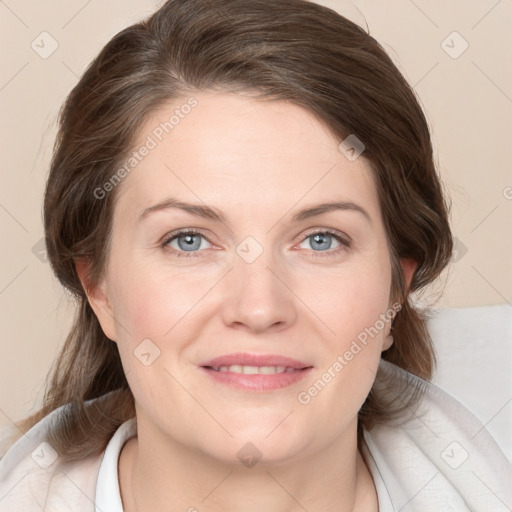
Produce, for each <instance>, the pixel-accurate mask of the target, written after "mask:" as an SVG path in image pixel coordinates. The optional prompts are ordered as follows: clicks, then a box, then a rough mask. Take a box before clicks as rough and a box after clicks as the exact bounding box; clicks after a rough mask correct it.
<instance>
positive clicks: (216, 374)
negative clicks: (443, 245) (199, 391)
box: [201, 366, 313, 391]
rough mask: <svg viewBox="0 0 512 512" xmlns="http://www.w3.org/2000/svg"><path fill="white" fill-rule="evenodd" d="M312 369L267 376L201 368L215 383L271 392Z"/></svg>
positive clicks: (300, 377) (247, 389) (286, 385)
mask: <svg viewBox="0 0 512 512" xmlns="http://www.w3.org/2000/svg"><path fill="white" fill-rule="evenodd" d="M312 369H313V368H312V367H310V368H304V369H302V370H298V371H295V372H290V373H286V372H285V373H272V374H270V375H269V374H245V373H234V372H220V371H215V370H212V369H211V368H207V367H205V366H201V370H203V371H205V372H206V373H207V374H208V375H209V376H210V377H211V378H212V379H215V380H216V381H217V382H220V383H222V384H226V385H227V386H230V387H232V388H236V389H242V390H245V391H273V390H275V389H281V388H286V387H288V386H291V385H292V384H296V383H297V382H300V381H301V380H302V379H304V378H305V377H306V376H307V375H308V374H309V373H310V371H311V370H312Z"/></svg>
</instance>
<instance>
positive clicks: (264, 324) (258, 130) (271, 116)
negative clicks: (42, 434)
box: [77, 91, 411, 512]
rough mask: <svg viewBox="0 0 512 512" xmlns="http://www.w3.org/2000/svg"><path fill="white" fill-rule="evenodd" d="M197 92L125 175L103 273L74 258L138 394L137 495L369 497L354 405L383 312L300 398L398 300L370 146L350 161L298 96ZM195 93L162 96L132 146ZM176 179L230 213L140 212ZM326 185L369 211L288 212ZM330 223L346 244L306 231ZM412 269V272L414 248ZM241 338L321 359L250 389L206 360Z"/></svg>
mask: <svg viewBox="0 0 512 512" xmlns="http://www.w3.org/2000/svg"><path fill="white" fill-rule="evenodd" d="M194 97H195V98H196V99H197V101H198V105H197V107H195V108H194V109H193V110H192V111H191V113H190V114H189V115H187V116H186V117H185V118H184V119H182V120H180V123H179V125H177V126H176V127H175V128H174V130H173V131H172V133H170V134H168V135H167V136H165V138H164V139H163V140H162V141H161V142H159V143H158V145H157V147H156V148H154V149H152V150H151V151H150V152H149V154H148V155H147V156H146V157H145V158H144V159H143V160H142V161H141V162H140V163H139V164H138V165H137V166H136V167H135V168H134V169H133V170H132V171H131V172H130V174H129V175H128V176H127V177H126V178H125V179H124V180H123V182H122V183H121V184H120V185H119V187H120V189H119V190H118V191H117V192H118V194H119V196H118V201H117V203H116V207H115V212H114V218H113V231H112V239H111V247H110V253H109V258H108V264H107V267H106V269H105V273H104V276H103V278H102V280H101V281H100V283H99V284H98V285H97V286H95V287H94V288H91V287H89V286H88V285H87V283H86V282H85V276H86V272H85V267H84V266H83V265H81V264H78V265H77V268H78V271H79V274H80V276H81V278H82V280H83V282H84V286H86V287H87V288H88V296H89V301H90V303H91V306H92V307H93V309H94V311H95V313H96V315H97V317H98V319H99V321H100V323H101V326H102V328H103V330H104V332H105V334H106V335H107V336H108V337H109V338H110V339H111V340H113V341H115V342H116V343H117V344H118V347H119V352H120V355H121V360H122V363H123V367H124V370H125V373H126V376H127V379H128V381H129V384H130V387H131V389H132V391H133V394H134V396H135V402H136V413H137V423H138V437H137V438H133V439H132V440H130V441H128V442H127V443H126V444H125V446H124V448H123V451H122V453H121V457H120V461H119V477H120V488H121V494H122V499H123V504H124V507H125V510H126V511H127V512H131V511H135V510H138V511H139V512H140V511H150V510H161V511H175V510H194V509H197V510H198V511H200V512H202V511H221V510H233V511H242V510H243V511H244V512H252V511H261V510H268V511H272V512H279V511H287V512H288V511H295V510H303V509H306V510H323V511H335V510H336V511H340V510H343V511H351V510H357V511H360V512H361V511H375V510H377V496H376V492H375V488H374V485H373V481H372V478H371V474H370V473H369V471H368V469H367V467H366V466H365V464H364V463H363V461H362V458H361V456H360V454H359V452H358V450H357V443H356V441H357V436H356V428H357V412H358V410H359V408H360V407H361V405H362V403H363V402H364V400H365V398H366V396H367V394H368V392H369V391H370V389H371V386H372V384H373V381H374V378H375V374H376V371H377V366H378V362H379V358H380V354H381V351H382V350H384V349H386V348H387V346H386V344H385V343H386V341H385V340H386V336H387V334H388V333H389V324H386V327H385V328H384V329H382V331H380V332H379V334H378V336H375V337H374V338H373V339H372V340H371V341H370V342H369V343H368V345H367V346H366V347H365V348H364V349H363V350H361V351H360V352H359V353H358V354H357V355H356V356H355V357H354V358H353V359H352V360H351V361H350V362H349V364H347V365H346V367H344V368H343V371H341V372H339V373H338V374H337V375H336V377H335V378H333V379H332V380H331V382H330V383H328V385H326V386H325V388H324V389H323V390H322V391H321V392H320V393H318V395H317V396H315V397H314V398H313V399H312V400H311V401H310V403H308V404H307V405H303V404H301V403H300V402H299V401H298V399H297V395H298V393H299V392H301V391H304V390H307V389H308V388H309V387H310V386H311V385H312V383H314V382H315V381H317V380H318V379H319V378H320V376H321V375H322V373H323V372H324V371H326V370H327V369H328V368H329V367H331V366H332V364H333V363H334V362H335V361H336V358H337V356H338V355H340V354H343V353H344V352H345V351H346V350H347V349H348V348H349V347H350V344H351V342H352V341H353V340H354V339H356V337H357V335H358V334H359V333H360V332H362V331H364V329H365V328H367V327H369V326H373V325H374V324H375V322H376V320H377V319H378V318H379V315H380V314H382V313H385V312H386V311H387V310H388V309H389V308H390V306H391V304H392V302H391V300H390V287H391V264H390V256H389V253H388V246H387V242H386V233H385V229H384V225H383V222H382V217H381V212H380V209H379V203H378V193H377V189H376V186H375V183H374V181H373V179H372V174H371V170H370V167H369V164H368V162H367V161H366V160H365V158H364V154H363V156H361V157H359V158H357V159H356V160H355V161H349V160H348V159H347V158H346V157H345V156H344V155H343V154H342V153H341V152H340V151H339V150H338V145H339V143H340V142H341V141H340V140H338V139H337V138H336V137H334V136H333V135H332V133H331V132H330V131H329V130H328V129H327V128H326V127H325V126H324V125H323V124H322V123H321V122H320V121H319V120H317V119H316V118H315V117H314V116H313V115H312V114H311V113H309V112H307V111H306V110H303V109H302V108H300V107H298V106H295V105H293V104H291V103H288V102H284V101H275V102H270V101H262V100H257V99H255V98H254V97H251V96H250V95H235V94H230V93H222V92H215V93H214V92H208V91H203V92H198V93H195V94H194ZM184 101H185V100H183V101H175V102H173V103H172V104H169V105H166V106H165V107H164V108H162V109H160V110H159V111H158V112H155V113H153V115H152V116H151V117H150V118H149V119H148V121H147V123H146V125H145V126H144V127H143V128H142V130H141V135H140V138H139V140H138V141H137V143H136V144H135V145H134V146H135V147H140V146H141V145H142V144H143V143H144V141H145V140H146V137H147V136H148V135H149V134H151V133H152V130H153V129H154V128H155V127H156V126H158V125H159V123H160V122H162V121H163V120H166V119H169V116H170V115H171V114H172V112H173V110H174V109H175V108H176V107H177V106H179V105H181V104H183V103H184ZM169 196H172V197H174V198H176V199H179V200H181V201H188V202H192V203H199V204H206V205H209V206H211V207H214V208H216V209H218V210H219V211H221V212H222V213H223V214H224V216H225V221H224V222H220V221H218V220H214V219H207V218H201V217H198V216H195V215H192V214H191V213H188V212H185V211H183V210H181V209H178V208H167V209H161V210H159V211H154V212H152V213H149V214H147V215H146V216H144V218H143V220H138V219H139V216H140V215H141V212H143V211H144V210H145V209H147V208H149V207H151V206H153V205H155V204H157V203H159V202H161V201H163V200H165V199H167V198H168V197H169ZM332 201H344V202H350V203H354V204H357V205H359V206H360V207H361V208H362V209H364V210H365V212H366V213H367V215H368V217H366V216H365V215H364V214H362V213H361V212H359V211H355V210H335V211H330V212H327V213H322V214H320V215H316V216H314V217H311V218H308V219H304V220H300V221H292V217H293V215H294V213H296V212H297V211H298V210H300V209H302V208H305V207H307V206H311V205H315V204H318V203H324V202H332ZM185 228H190V229H196V230H199V231H200V232H201V234H202V235H204V238H201V237H199V240H203V243H202V245H201V248H200V249H199V250H196V251H195V252H193V253H192V252H186V251H183V250H181V252H180V254H181V255H182V256H178V255H177V253H178V252H179V251H180V246H179V245H178V240H177V239H174V241H172V242H171V243H170V244H169V245H167V246H165V245H164V242H165V240H166V235H168V234H170V233H172V232H174V231H176V230H178V229H185ZM326 229H330V230H337V231H338V232H340V233H342V234H343V236H344V237H349V238H350V240H351V241H350V246H349V247H347V246H345V245H343V244H341V243H339V242H337V241H336V239H334V238H332V239H330V238H328V239H327V243H328V242H329V241H330V242H331V247H330V248H329V249H327V250H324V251H321V250H319V249H318V246H314V245H312V238H311V237H309V238H308V236H309V235H311V234H312V233H316V232H325V230H326ZM247 236H251V237H253V238H254V239H255V240H256V241H257V243H258V244H259V245H260V246H261V248H262V249H263V252H262V254H261V255H260V256H259V257H258V258H257V259H256V260H255V261H253V262H252V263H248V262H247V261H245V260H244V259H243V258H242V257H240V256H239V254H237V252H236V249H237V246H238V244H240V242H242V241H243V240H244V239H245V238H246V237H247ZM182 245H183V244H182ZM315 247H316V248H315ZM172 249H174V250H175V251H176V252H174V253H173V252H172ZM251 250H254V249H251ZM191 254H192V255H191ZM404 269H405V270H406V274H407V276H408V277H410V274H411V269H410V265H408V264H407V262H405V263H404ZM144 339H150V340H151V342H152V343H153V344H154V345H156V346H157V347H158V349H159V350H160V356H159V357H158V358H156V359H155V360H154V361H153V362H152V364H150V365H149V366H145V365H144V364H142V363H141V361H140V360H139V359H138V358H137V357H135V355H134V350H136V348H137V347H138V345H139V344H140V343H141V341H142V340H144ZM233 352H247V353H251V354H279V355H285V356H289V357H293V358H295V359H299V360H301V361H305V362H307V363H308V364H309V365H311V366H313V370H312V371H311V373H310V374H309V375H308V377H307V378H306V379H304V380H303V381H301V382H299V383H296V384H293V385H291V386H289V387H286V388H282V389H278V390H272V391H267V392H248V391H243V390H239V389H233V388H230V387H228V386H226V385H224V384H220V383H218V382H216V381H214V380H213V379H212V378H211V377H210V376H209V375H206V374H205V373H204V372H203V371H202V370H201V369H200V368H199V365H200V364H201V363H202V362H205V361H206V360H208V359H211V358H213V357H216V356H220V355H224V354H229V353H233ZM248 442H251V443H253V445H255V446H256V447H257V449H258V450H259V452H261V454H262V458H261V459H260V460H259V461H258V462H257V464H256V465H254V466H253V467H250V468H249V467H246V466H245V465H243V464H242V463H241V462H240V460H239V459H238V457H237V452H238V451H239V450H240V449H241V448H242V447H243V446H244V445H245V444H246V443H248ZM327 468H328V470H326V469H327ZM192 507H194V508H192Z"/></svg>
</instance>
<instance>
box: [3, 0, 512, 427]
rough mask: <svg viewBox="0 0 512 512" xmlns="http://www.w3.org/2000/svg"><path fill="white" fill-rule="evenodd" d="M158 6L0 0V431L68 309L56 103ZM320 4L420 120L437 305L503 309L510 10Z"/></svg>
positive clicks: (20, 407) (25, 397) (510, 121)
mask: <svg viewBox="0 0 512 512" xmlns="http://www.w3.org/2000/svg"><path fill="white" fill-rule="evenodd" d="M160 3H161V2H156V1H151V0H109V1H101V2H100V1H99V0H89V1H87V0H66V1H64V0H60V1H58V0H47V1H45V2H36V1H28V0H5V1H0V34H1V43H2V50H3V51H2V55H1V65H0V70H1V71H0V108H1V116H2V117H1V118H2V121H3V123H2V127H1V130H2V131H1V136H0V140H1V157H2V165H1V173H2V174H1V182H0V183H1V189H0V227H1V233H2V243H3V247H4V249H3V251H1V253H0V258H1V261H0V315H1V327H2V330H1V333H2V339H1V342H0V343H1V349H2V357H1V359H0V390H1V399H0V423H4V422H9V420H10V419H17V418H19V417H20V416H22V415H24V414H26V413H28V412H30V411H31V410H33V408H34V400H35V399H36V403H37V401H39V400H40V398H41V392H42V385H43V382H44V378H45V375H46V373H47V371H48V369H49V367H50V365H51V363H52V361H53V360H54V358H55V355H56V353H57V350H58V348H59V347H60V345H61V344H62V342H63V339H64V337H65V334H66V331H67V329H68V328H69V325H70V319H71V317H72V312H73V309H72V304H71V305H70V304H68V299H67V297H66V295H65V294H64V292H63V291H62V290H61V288H60V285H59V284H58V282H57V281H56V280H55V279H54V278H53V276H52V274H51V271H50V268H49V265H48V263H46V262H45V261H44V253H42V252H41V246H40V245H39V243H40V240H41V237H42V235H43V232H42V222H41V200H42V194H43V188H44V183H45V178H46V174H47V169H48V162H49V158H50V155H51V146H52V143H53V138H54V135H55V121H56V116H57V113H58V109H59V106H60V105H61V103H62V101H63V100H64V98H65V95H66V94H67V93H68V92H69V91H70V89H71V88H72V87H73V85H74V84H75V83H76V81H77V79H78V77H79V76H80V74H81V73H82V72H83V70H84V68H85V66H86V65H87V64H88V62H89V61H90V60H91V59H92V58H93V57H94V56H95V55H96V54H97V52H98V51H99V50H100V49H101V47H102V46H103V45H104V44H105V43H106V42H107V41H108V40H109V39H110V38H111V37H112V36H113V35H114V34H115V33H116V32H118V31H119V30H120V29H122V28H124V27H125V26H127V25H129V24H131V23H132V22H134V21H136V20H138V19H141V18H143V17H146V16H147V15H148V14H150V13H151V12H152V11H153V10H154V9H155V8H156V7H157V6H158V5H159V4H160ZM320 3H323V4H325V5H328V6H330V7H333V8H335V9H337V10H338V11H339V12H341V13H342V14H344V15H346V16H347V17H349V18H351V19H352V20H354V21H356V22H357V23H359V24H362V25H363V26H365V25H366V24H367V25H368V27H369V29H370V33H371V34H372V35H373V36H374V37H375V38H376V39H377V40H378V41H380V42H381V43H382V44H383V46H384V47H385V49H386V50H387V51H388V52H389V53H390V55H391V56H392V58H393V59H394V60H395V62H396V63H397V64H398V66H399V67H400V69H401V70H402V72H403V73H404V74H405V76H406V78H407V79H408V80H409V81H410V83H411V84H413V86H414V87H415V90H416V91H417V94H418V95H419V97H420V99H421V102H422V104H423V106H424V109H425V111H426V114H427V117H428V119H429V122H430V124H431V127H432V131H433V138H434V144H435V147H436V153H437V159H438V163H439V169H440V171H441V174H442V176H443V179H444V182H445V184H446V188H447V191H448V193H449V194H450V195H451V198H452V201H453V208H452V220H453V227H454V232H455V234H456V236H457V239H458V242H457V246H458V251H457V253H456V255H455V257H454V262H453V264H452V265H451V268H450V269H449V272H447V273H446V274H445V276H444V279H443V280H444V281H445V282H446V283H447V287H446V290H445V292H444V295H443V297H441V298H440V299H439V301H438V306H442V307H465V306H472V305H491V304H500V303H508V304H509V305H510V302H511V301H512V272H511V271H510V254H511V252H512V251H511V248H512V241H511V236H510V233H511V231H510V224H511V220H512V217H511V209H512V174H511V172H510V162H511V158H510V157H511V149H510V148H511V146H512V143H511V133H512V130H511V125H512V116H511V112H512V70H511V67H510V62H511V61H512V58H511V53H512V52H511V46H510V43H509V38H510V31H511V28H512V1H510V0H501V1H497V0H481V1H468V0H457V1H455V0H452V1H450V2H444V1H442V0H429V1H427V0H415V1H412V0H392V1H386V2H384V1H382V0H354V2H353V3H349V2H344V1H343V2H342V1H337V0H330V1H327V0H324V1H322V2H320ZM454 31H456V32H458V33H459V34H460V36H458V35H456V34H455V35H454V34H453V32H454ZM42 32H47V33H48V34H49V35H44V34H43V35H41V33H42ZM443 41H445V42H444V43H443ZM57 44H58V47H57V48H56V50H55V51H54V52H53V53H52V54H51V55H45V52H50V50H51V49H52V45H54V46H55V45H57ZM466 44H467V45H468V47H467V49H466V50H465V51H464V52H463V53H461V54H460V55H458V54H459V53H460V52H461V50H462V49H463V48H464V47H465V46H466ZM32 46H34V48H33V47H32ZM443 47H444V48H443ZM445 50H446V51H445ZM449 53H450V54H451V56H450V55H449ZM43 57H46V58H43ZM454 57H457V58H454ZM438 291H439V287H438V288H437V289H436V290H434V292H435V293H434V295H436V296H437V292H438Z"/></svg>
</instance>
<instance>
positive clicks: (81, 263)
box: [75, 259, 117, 341]
mask: <svg viewBox="0 0 512 512" xmlns="http://www.w3.org/2000/svg"><path fill="white" fill-rule="evenodd" d="M75 268H76V272H77V274H78V277H79V279H80V282H81V283H82V287H83V289H84V290H85V293H86V295H87V299H88V301H89V304H90V306H91V308H92V310H93V311H94V314H95V315H96V318H97V319H98V321H99V323H100V325H101V328H102V330H103V332H104V333H105V336H106V337H107V338H109V339H111V340H112V341H116V340H117V331H116V322H115V318H114V310H113V309H112V306H111V304H110V302H109V299H108V289H107V285H106V282H105V280H102V281H101V282H100V283H98V284H97V285H96V286H91V281H90V262H89V261H88V260H85V259H80V260H75Z"/></svg>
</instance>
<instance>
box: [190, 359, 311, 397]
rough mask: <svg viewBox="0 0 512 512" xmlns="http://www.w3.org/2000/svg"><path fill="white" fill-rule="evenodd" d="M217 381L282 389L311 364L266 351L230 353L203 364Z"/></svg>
mask: <svg viewBox="0 0 512 512" xmlns="http://www.w3.org/2000/svg"><path fill="white" fill-rule="evenodd" d="M200 367H201V369H202V370H203V371H205V372H206V373H207V374H208V375H209V376H210V377H212V378H213V379H215V380H216V381H217V382H220V383H223V384H226V385H229V386H231V387H235V388H238V389H242V390H247V391H270V390H274V389H280V388H283V387H286V386H289V385H291V384H294V383H296V382H298V381H300V380H302V379H303V378H304V377H305V376H306V374H307V373H309V371H310V370H311V369H312V368H313V366H312V365H310V364H307V363H305V362H303V361H298V360H296V359H292V358H290V357H285V356H280V355H274V354H270V355H266V354H265V355H264V354H245V353H237V354H227V355H224V356H220V357H216V358H214V359H211V360H209V361H206V362H204V363H202V364H201V365H200Z"/></svg>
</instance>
